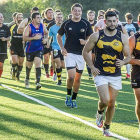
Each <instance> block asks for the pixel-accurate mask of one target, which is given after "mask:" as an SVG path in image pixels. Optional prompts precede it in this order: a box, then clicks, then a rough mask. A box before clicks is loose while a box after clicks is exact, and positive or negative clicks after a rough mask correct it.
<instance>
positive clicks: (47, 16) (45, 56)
mask: <svg viewBox="0 0 140 140" xmlns="http://www.w3.org/2000/svg"><path fill="white" fill-rule="evenodd" d="M52 21H54V13H53V9H52V8H47V9H46V10H45V18H44V19H43V24H44V25H45V26H46V28H47V26H48V24H49V23H51V22H52ZM50 53H51V49H50V48H47V44H44V52H43V60H44V68H45V73H46V78H49V59H50ZM50 75H51V76H53V66H51V67H50Z"/></svg>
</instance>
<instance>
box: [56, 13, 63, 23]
mask: <svg viewBox="0 0 140 140" xmlns="http://www.w3.org/2000/svg"><path fill="white" fill-rule="evenodd" d="M55 20H56V23H58V24H62V22H63V14H62V13H61V12H59V13H57V14H56V17H55Z"/></svg>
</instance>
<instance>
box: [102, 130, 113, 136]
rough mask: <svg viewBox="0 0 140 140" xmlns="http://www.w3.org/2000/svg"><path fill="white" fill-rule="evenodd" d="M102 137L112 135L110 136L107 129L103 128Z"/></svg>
mask: <svg viewBox="0 0 140 140" xmlns="http://www.w3.org/2000/svg"><path fill="white" fill-rule="evenodd" d="M103 135H104V136H105V137H112V135H111V134H110V132H109V129H105V128H103Z"/></svg>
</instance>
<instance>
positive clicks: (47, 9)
mask: <svg viewBox="0 0 140 140" xmlns="http://www.w3.org/2000/svg"><path fill="white" fill-rule="evenodd" d="M49 10H52V11H53V9H52V8H46V10H45V14H46V15H47V12H48V11H49Z"/></svg>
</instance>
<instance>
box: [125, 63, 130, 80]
mask: <svg viewBox="0 0 140 140" xmlns="http://www.w3.org/2000/svg"><path fill="white" fill-rule="evenodd" d="M130 68H131V65H130V64H127V65H126V79H129V78H130Z"/></svg>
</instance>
